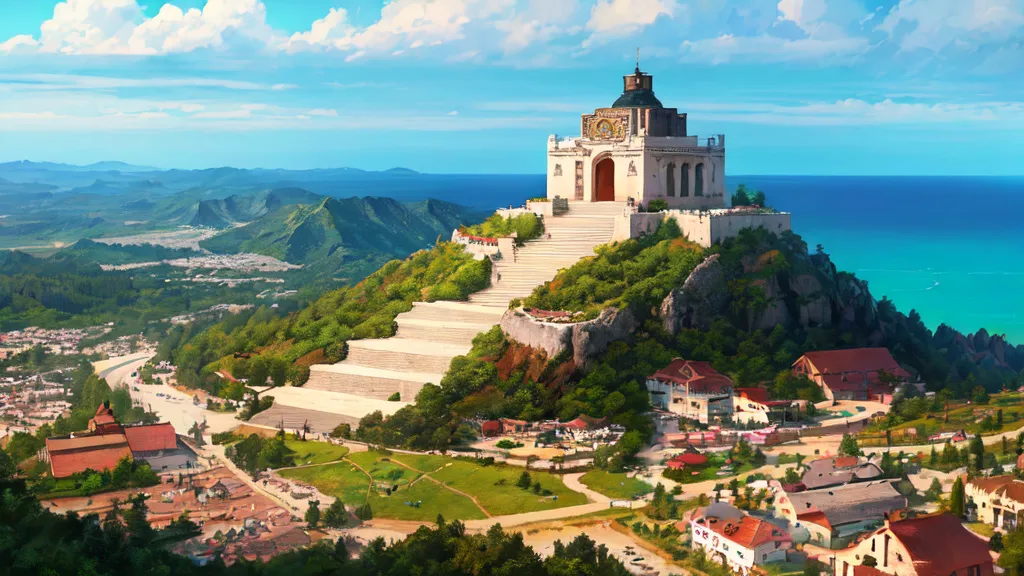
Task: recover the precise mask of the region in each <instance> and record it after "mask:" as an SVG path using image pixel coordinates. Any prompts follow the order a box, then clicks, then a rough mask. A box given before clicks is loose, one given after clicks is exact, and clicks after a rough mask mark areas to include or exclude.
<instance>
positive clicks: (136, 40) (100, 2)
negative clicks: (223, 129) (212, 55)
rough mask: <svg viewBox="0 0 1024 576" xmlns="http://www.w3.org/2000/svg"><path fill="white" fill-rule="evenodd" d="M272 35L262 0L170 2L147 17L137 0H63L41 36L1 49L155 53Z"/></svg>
mask: <svg viewBox="0 0 1024 576" xmlns="http://www.w3.org/2000/svg"><path fill="white" fill-rule="evenodd" d="M272 36H273V33H272V30H271V29H270V27H269V26H268V25H267V24H266V8H265V7H264V5H263V3H262V2H261V1H260V0H208V1H207V3H206V5H205V6H204V7H203V8H202V9H201V10H199V9H195V8H193V9H190V10H188V11H184V10H182V9H181V8H179V7H177V6H175V5H174V4H170V3H168V4H164V5H163V6H162V7H161V8H160V11H159V12H158V13H157V15H156V16H154V17H153V18H149V19H147V18H145V17H144V15H143V11H142V8H141V7H140V6H139V4H138V2H137V1H136V0H65V1H64V2H59V3H57V4H56V5H55V6H54V9H53V16H52V17H51V18H50V19H49V20H46V21H45V22H43V23H42V25H41V26H40V30H39V40H38V41H36V40H35V39H34V38H32V37H31V36H27V35H20V36H15V37H14V38H11V39H9V40H7V41H6V42H4V43H3V44H0V51H3V52H10V51H11V50H12V48H14V47H22V48H25V47H30V46H34V47H38V49H39V50H40V51H42V52H61V53H65V54H133V55H152V54H168V53H174V52H191V51H193V50H196V49H199V48H217V47H222V46H225V44H226V43H227V41H228V38H231V39H232V40H233V41H236V42H237V41H244V40H248V41H250V42H251V41H255V42H257V43H259V44H262V45H266V44H267V43H269V42H270V41H271V39H272Z"/></svg>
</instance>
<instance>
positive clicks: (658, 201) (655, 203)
mask: <svg viewBox="0 0 1024 576" xmlns="http://www.w3.org/2000/svg"><path fill="white" fill-rule="evenodd" d="M662 210H668V202H667V201H665V199H664V198H655V199H654V200H650V201H648V202H647V211H648V212H661V211H662Z"/></svg>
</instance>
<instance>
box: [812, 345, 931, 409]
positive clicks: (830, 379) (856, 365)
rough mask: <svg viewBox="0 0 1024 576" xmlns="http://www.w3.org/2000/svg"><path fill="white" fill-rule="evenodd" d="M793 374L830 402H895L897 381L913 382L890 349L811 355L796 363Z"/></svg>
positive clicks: (817, 352)
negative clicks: (811, 383)
mask: <svg viewBox="0 0 1024 576" xmlns="http://www.w3.org/2000/svg"><path fill="white" fill-rule="evenodd" d="M793 373H794V374H797V375H803V376H806V377H807V378H809V379H810V380H811V381H813V382H814V383H816V384H817V385H818V386H820V387H821V390H822V392H824V394H825V397H826V398H828V399H829V400H874V401H878V402H884V403H888V402H890V401H891V400H892V393H893V384H892V382H893V381H896V382H907V381H909V380H910V378H911V376H910V373H909V372H907V371H906V370H904V369H903V367H902V366H900V365H899V363H898V362H896V360H895V359H894V358H893V357H892V354H890V353H889V350H888V349H886V348H846V349H842V350H816V351H813V352H808V353H806V354H804V355H803V356H801V357H800V358H798V359H797V361H796V362H794V363H793ZM886 375H887V376H888V377H886Z"/></svg>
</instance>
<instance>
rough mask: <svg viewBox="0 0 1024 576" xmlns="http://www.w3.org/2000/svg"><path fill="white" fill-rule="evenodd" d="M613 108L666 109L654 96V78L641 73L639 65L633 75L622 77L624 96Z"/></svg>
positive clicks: (616, 101)
mask: <svg viewBox="0 0 1024 576" xmlns="http://www.w3.org/2000/svg"><path fill="white" fill-rule="evenodd" d="M612 108H664V106H662V105H661V101H660V100H658V98H657V97H655V96H654V77H653V76H651V75H650V74H647V73H644V72H641V71H640V65H639V64H637V67H636V70H634V71H633V73H632V74H627V75H626V76H623V77H622V95H621V96H619V97H618V99H616V100H615V103H614V104H612Z"/></svg>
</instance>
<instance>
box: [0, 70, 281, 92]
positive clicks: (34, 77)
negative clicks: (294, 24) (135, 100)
mask: <svg viewBox="0 0 1024 576" xmlns="http://www.w3.org/2000/svg"><path fill="white" fill-rule="evenodd" d="M0 86H4V87H7V88H9V89H11V90H15V91H26V92H28V91H48V90H91V91H103V90H116V89H122V88H223V89H226V90H253V91H259V90H287V89H290V88H295V85H293V84H272V85H270V84H261V83H259V82H248V81H243V80H228V79H220V78H160V77H156V78H117V77H113V76H84V75H78V74H0Z"/></svg>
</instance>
